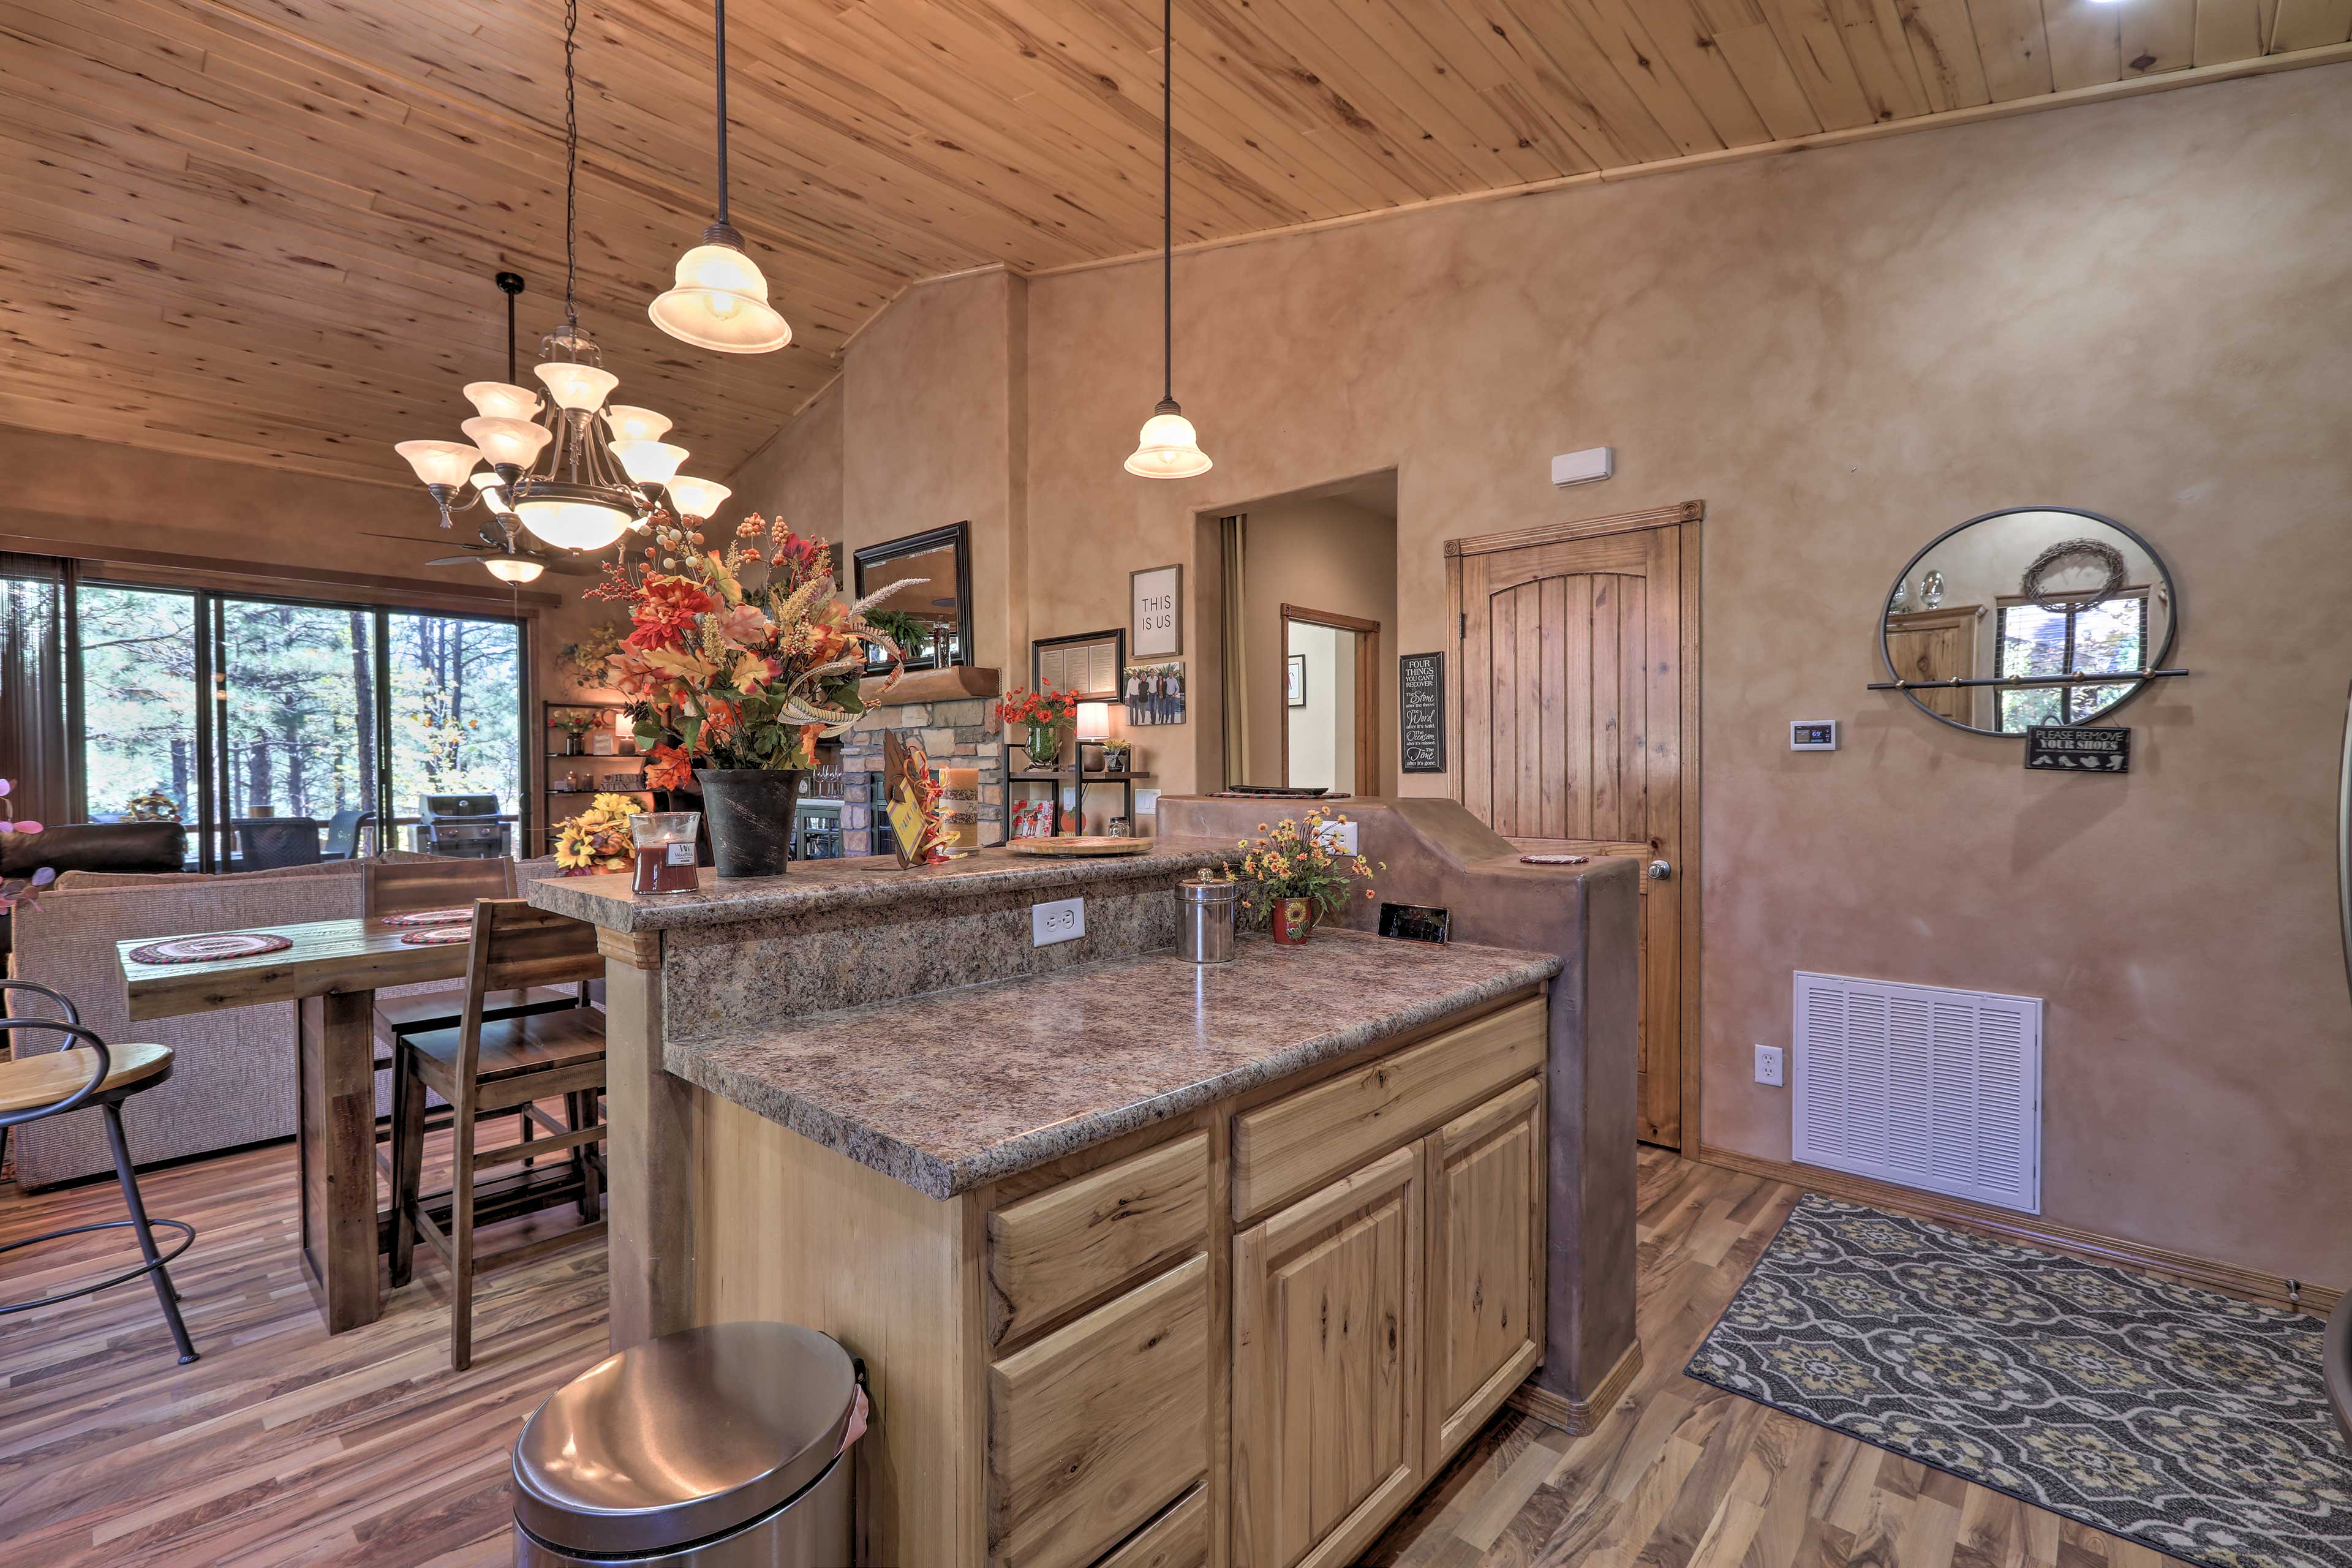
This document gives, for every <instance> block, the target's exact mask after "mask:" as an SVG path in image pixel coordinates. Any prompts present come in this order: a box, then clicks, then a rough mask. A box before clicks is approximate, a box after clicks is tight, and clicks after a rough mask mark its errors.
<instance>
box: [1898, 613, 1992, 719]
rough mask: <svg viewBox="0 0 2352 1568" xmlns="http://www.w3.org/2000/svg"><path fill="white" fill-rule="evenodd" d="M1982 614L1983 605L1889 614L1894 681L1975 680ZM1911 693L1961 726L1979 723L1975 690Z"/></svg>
mask: <svg viewBox="0 0 2352 1568" xmlns="http://www.w3.org/2000/svg"><path fill="white" fill-rule="evenodd" d="M1983 616H1984V606H1983V605H1952V606H1951V607H1949V608H1948V609H1938V610H1912V611H1910V612H1908V613H1907V614H1904V615H1899V616H1887V617H1886V661H1887V662H1888V663H1889V664H1891V665H1893V666H1894V667H1895V679H1897V680H1949V679H1952V678H1953V677H1954V676H1956V675H1957V676H1958V677H1959V678H1960V679H1963V680H1968V679H1974V677H1975V675H1976V672H1977V622H1978V621H1979V620H1980V619H1982V618H1983ZM1911 695H1912V696H1914V697H1916V698H1917V699H1918V700H1920V702H1921V703H1922V704H1923V705H1924V706H1925V707H1926V708H1927V710H1928V711H1929V712H1931V713H1941V714H1942V715H1943V716H1944V717H1945V718H1947V719H1956V720H1958V721H1959V722H1961V723H1963V724H1969V723H1973V722H1975V721H1974V720H1973V719H1972V718H1971V717H1970V714H1971V712H1972V711H1973V710H1974V706H1975V701H1976V695H1977V694H1976V692H1975V691H1974V690H1972V689H1965V688H1962V689H1954V690H1950V691H1915V692H1913V693H1912V694H1911Z"/></svg>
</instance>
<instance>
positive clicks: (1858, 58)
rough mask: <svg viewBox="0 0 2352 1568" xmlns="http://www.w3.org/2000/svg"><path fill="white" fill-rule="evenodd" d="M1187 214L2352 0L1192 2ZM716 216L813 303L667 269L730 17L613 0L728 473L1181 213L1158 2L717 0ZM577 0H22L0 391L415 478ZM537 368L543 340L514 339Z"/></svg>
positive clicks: (588, 211)
mask: <svg viewBox="0 0 2352 1568" xmlns="http://www.w3.org/2000/svg"><path fill="white" fill-rule="evenodd" d="M1177 14H1178V21H1177V28H1178V73H1177V85H1176V97H1177V104H1176V124H1177V142H1178V158H1179V166H1178V172H1177V185H1178V195H1177V209H1178V236H1179V240H1180V243H1181V242H1183V241H1189V240H1201V239H1210V238H1219V237H1231V236H1235V235H1241V234H1246V233H1252V232H1256V231H1262V230H1269V229H1276V228H1281V227H1285V226H1293V225H1297V224H1302V223H1310V222H1314V221H1317V220H1321V219H1328V218H1334V217H1339V216H1347V215H1351V214H1359V213H1363V212H1369V211H1376V210H1379V209H1382V208H1387V207H1392V206H1396V205H1404V204H1410V203H1413V202H1418V201H1424V200H1428V199H1432V198H1437V197H1445V196H1454V195H1464V194H1470V193H1475V192H1479V191H1483V190H1490V189H1496V188H1502V187H1507V186H1512V185H1517V184H1528V183H1530V182H1536V181H1542V180H1549V179H1556V178H1559V177H1562V176H1568V175H1574V174H1588V173H1591V172H1593V171H1595V170H1601V171H1607V170H1613V169H1622V168H1625V167H1627V166H1630V165H1634V164H1639V163H1653V162H1656V161H1660V160H1666V159H1674V158H1678V157H1683V156H1686V155H1690V154H1694V153H1709V152H1715V151H1717V150H1721V149H1727V148H1739V147H1745V146H1753V145H1757V144H1759V143H1764V142H1774V141H1780V140H1785V139H1789V138H1795V137H1803V136H1808V135H1811V134H1813V133H1815V132H1824V131H1832V132H1834V131H1841V130H1847V129H1852V128H1857V127H1863V126H1866V125H1869V124H1872V123H1874V122H1877V121H1899V120H1904V119H1909V118H1913V117H1916V116H1921V115H1926V114H1930V113H1935V112H1937V111H1943V110H1958V109H1967V108H1969V107H1972V106H1978V105H1984V104H1987V103H2001V102H2010V101H2015V100H2026V99H2031V98H2034V97H2037V96H2042V95H2047V94H2051V93H2053V92H2062V91H2065V90H2068V89H2076V88H2084V87H2088V86H2093V85H2095V84H2099V83H2106V82H2115V81H2119V80H2127V79H2132V78H2135V77H2145V76H2152V75H2157V74H2159V73H2165V72H2172V71H2179V70H2183V69H2187V68H2190V67H2192V66H2209V65H2215V64H2220V63H2222V62H2227V61H2233V60H2241V59H2246V58H2252V57H2256V56H2260V55H2264V54H2270V53H2291V52H2296V51H2302V50H2308V49H2314V48H2324V47H2327V46H2332V45H2340V44H2342V43H2344V42H2345V40H2346V37H2347V33H2352V0H2123V3H2121V4H2102V3H2100V0H1181V3H1180V4H1179V5H1178V6H1177ZM729 21H730V52H731V56H732V58H731V62H730V63H731V66H732V72H733V75H732V81H731V93H732V96H731V99H730V109H731V110H732V113H733V119H734V128H733V132H732V144H731V153H732V163H733V175H734V184H733V196H734V214H733V216H734V218H735V221H736V223H737V224H738V226H740V227H741V229H742V230H743V231H744V233H745V234H746V236H748V237H749V238H750V240H751V245H752V247H753V250H754V252H755V254H756V255H757V257H758V258H759V260H760V262H761V266H762V267H763V268H765V270H766V272H767V275H768V278H769V279H770V283H771V286H772V288H773V289H774V291H775V296H776V300H777V302H778V304H779V305H780V306H781V308H782V310H784V312H785V314H786V316H787V318H788V319H789V320H790V321H792V322H793V330H794V332H795V335H796V341H795V342H794V343H793V347H792V348H790V349H788V350H786V351H784V352H783V353H777V354H772V355H767V356H761V357H751V358H730V357H729V356H724V355H717V354H705V353H699V352H698V351H693V350H689V349H688V348H686V347H685V346H684V345H682V344H679V343H677V342H672V341H670V340H669V339H667V338H665V337H663V336H661V335H660V334H659V333H658V332H656V331H655V330H654V328H653V327H652V326H651V324H650V323H649V322H648V321H646V315H645V306H646V301H647V300H650V299H651V298H652V296H653V295H654V294H655V293H656V292H658V291H659V290H660V289H662V288H663V287H665V286H666V285H667V272H668V268H669V267H670V266H671V265H672V263H673V262H674V261H675V259H676V258H677V254H678V253H679V251H680V250H681V249H683V248H684V247H685V246H687V245H688V244H689V243H691V242H692V240H693V239H694V238H695V237H696V236H697V235H698V233H699V232H700V230H701V228H702V226H703V225H704V224H705V223H707V222H708V221H709V217H710V200H711V195H710V190H709V181H710V173H711V147H710V110H709V103H710V92H711V78H710V18H709V10H708V8H707V7H706V6H704V5H699V4H694V3H691V0H589V3H587V4H585V5H583V14H582V24H581V48H580V56H579V68H580V73H581V111H580V121H581V132H582V137H583V143H584V147H585V152H584V154H583V177H582V192H581V200H580V247H581V288H580V297H581V315H582V320H583V324H584V325H585V326H587V327H588V328H589V329H590V331H593V333H594V334H595V335H596V336H597V337H598V338H599V339H600V340H601V341H602V342H603V343H604V347H605V349H606V353H607V355H608V362H607V363H608V364H609V365H610V367H611V368H613V369H614V371H615V372H616V373H617V374H619V375H620V377H621V392H620V394H619V396H621V397H622V398H623V399H624V400H625V401H631V402H636V403H641V404H645V405H650V406H653V407H656V408H659V409H661V410H662V411H663V412H665V413H668V414H671V415H673V416H675V417H677V421H678V426H677V431H676V432H675V433H674V435H673V437H672V439H674V440H677V441H678V442H680V443H681V444H682V445H685V446H687V447H689V448H692V449H693V450H694V452H695V456H694V458H692V459H690V460H689V462H688V471H690V472H696V473H700V474H704V475H706V476H709V477H713V478H717V477H722V476H723V475H725V474H726V473H727V472H729V471H730V470H731V469H732V468H733V467H734V466H735V464H736V463H737V462H739V461H740V459H741V458H744V457H745V456H746V455H748V454H749V453H750V452H751V450H752V449H753V448H754V447H757V446H758V444H759V443H760V442H761V440H762V439H764V438H765V437H766V436H767V435H768V434H769V433H771V432H772V431H773V430H774V428H775V427H776V426H778V425H779V424H780V423H781V422H782V420H783V419H785V418H786V417H788V416H790V415H791V414H792V412H793V410H794V409H796V408H797V407H798V406H799V405H801V403H802V402H803V401H804V400H805V398H806V397H807V396H808V395H809V394H811V393H812V392H813V391H814V390H815V389H816V388H817V387H819V386H821V385H822V384H824V381H825V380H826V379H827V378H828V377H829V376H830V375H831V374H833V370H834V366H835V360H836V357H837V355H838V353H839V350H840V347H841V345H842V343H843V342H844V341H845V338H846V337H847V336H848V335H849V334H850V333H851V332H853V331H855V330H856V328H857V327H858V326H859V325H860V324H861V323H862V322H864V321H866V320H867V319H868V318H869V317H871V316H872V314H873V313H874V312H875V311H876V310H878V309H879V308H881V307H882V306H883V305H884V304H886V303H887V301H888V300H890V299H891V298H892V297H893V296H894V295H895V294H897V292H898V290H899V289H903V288H904V287H906V286H907V285H908V283H909V282H911V281H914V280H916V279H920V278H923V277H927V276H933V275H937V274H940V273H946V272H952V271H957V270H961V269H963V268H971V267H976V266H982V265H985V264H988V263H992V262H1002V263H1003V264H1005V265H1006V266H1008V267H1010V268H1014V269H1016V270H1020V271H1024V272H1033V271H1038V270H1043V269H1047V268H1055V267H1059V266H1066V265H1070V264H1073V263H1078V262H1084V261H1088V260H1093V259H1098V258H1108V257H1115V256H1121V255H1129V254H1135V253H1139V252H1145V251H1149V250H1150V249H1151V248H1152V247H1154V246H1156V244H1157V243H1158V238H1159V221H1160V220H1159V199H1158V198H1159V144H1158V143H1159V102H1160V97H1159V95H1160V66H1159V59H1158V54H1159V26H1160V10H1159V6H1158V5H1156V4H1153V0H737V5H736V6H735V9H734V13H733V15H731V16H730V18H729ZM561 26H562V6H561V5H560V4H558V0H502V3H497V4H485V3H482V0H106V3H103V4H100V3H98V0H5V3H0V424H13V425H16V426H28V427H31V428H34V429H39V430H50V431H64V432H68V433H74V434H81V435H89V436H92V437H100V438H102V439H108V440H113V441H120V442H125V443H129V444H131V445H134V446H140V447H160V448H163V449H167V450H173V451H183V452H194V453H201V454H205V455H210V456H214V457H219V458H232V459H237V460H244V461H251V462H259V463H269V464H276V465H280V466H283V467H286V468H296V469H300V470H304V471H309V472H314V473H320V474H326V475H331V476H338V477H343V478H350V479H368V480H376V481H381V482H384V483H388V484H403V485H404V484H408V483H410V482H411V481H410V480H409V479H408V477H407V472H406V469H405V468H404V465H402V464H401V463H400V461H399V459H398V458H395V457H394V455H393V453H392V452H391V450H390V444H391V443H392V442H394V441H395V440H399V439H402V438H404V437H412V436H440V437H455V436H457V421H458V419H459V418H460V417H461V416H464V415H465V414H467V413H468V412H470V410H468V409H467V407H466V405H465V404H464V402H463V400H462V398H461V397H460V395H459V393H458V388H459V386H460V385H461V384H463V383H465V382H467V381H469V380H474V379H478V378H485V377H487V378H497V377H499V376H500V375H502V374H504V353H505V347H504V330H505V329H504V320H503V314H502V301H501V300H500V297H499V294H498V293H497V291H496V289H494V288H493V286H492V284H491V282H490V277H491V274H492V273H493V272H494V271H496V270H498V269H499V268H513V269H515V270H517V271H520V272H521V273H523V274H524V275H525V276H526V277H527V278H528V279H530V292H529V293H528V294H526V295H525V296H524V301H523V304H524V310H523V323H524V332H523V342H522V348H523V353H524V356H525V358H526V360H528V359H529V357H530V353H531V351H532V348H533V346H534V345H535V343H536V341H537V335H538V333H539V332H541V331H544V330H545V329H546V328H547V327H548V326H550V325H551V324H552V323H553V322H554V321H555V320H556V319H557V316H558V313H559V308H560V303H561V299H562V224H563V203H562V141H561V127H562V97H561V93H562V49H561V44H560V39H561ZM526 374H528V373H526Z"/></svg>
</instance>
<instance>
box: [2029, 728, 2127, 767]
mask: <svg viewBox="0 0 2352 1568" xmlns="http://www.w3.org/2000/svg"><path fill="white" fill-rule="evenodd" d="M2025 765H2026V766H2027V767H2029V768H2033V769H2036V770H2040V769H2044V768H2046V769H2049V770H2051V771H2053V772H2056V773H2129V772H2131V731H2130V730H2129V729H2127V728H2126V727H2124V726H2122V725H2116V726H2113V727H2098V728H2090V727H2086V726H2084V725H2081V724H2035V725H2032V726H2030V727H2029V728H2028V729H2027V730H2026V731H2025Z"/></svg>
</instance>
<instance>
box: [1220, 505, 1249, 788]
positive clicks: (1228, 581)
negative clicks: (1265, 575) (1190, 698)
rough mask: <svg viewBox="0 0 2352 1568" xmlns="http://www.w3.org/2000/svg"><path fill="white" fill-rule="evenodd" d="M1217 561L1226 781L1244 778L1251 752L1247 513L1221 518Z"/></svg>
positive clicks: (1240, 780) (1234, 781)
mask: <svg viewBox="0 0 2352 1568" xmlns="http://www.w3.org/2000/svg"><path fill="white" fill-rule="evenodd" d="M1218 532H1219V540H1218V563H1219V568H1220V574H1221V577H1222V583H1221V586H1222V588H1223V593H1222V594H1221V595H1220V598H1221V599H1222V600H1223V616H1222V617H1221V619H1222V625H1221V626H1220V627H1219V631H1220V634H1221V636H1220V638H1219V640H1220V642H1221V643H1222V645H1223V647H1222V649H1221V651H1222V653H1223V660H1224V671H1225V679H1224V687H1225V701H1224V709H1225V781H1224V782H1225V783H1227V784H1235V783H1243V782H1246V781H1248V780H1249V779H1252V778H1255V776H1256V775H1255V773H1251V772H1250V755H1249V731H1250V724H1249V668H1250V664H1249V653H1248V641H1249V639H1248V637H1247V635H1246V632H1245V628H1246V627H1247V626H1248V625H1249V600H1248V595H1247V593H1246V588H1245V585H1246V584H1247V583H1248V581H1249V574H1248V571H1247V564H1248V553H1249V548H1248V546H1249V538H1248V535H1249V518H1248V517H1247V516H1246V515H1245V514H1243V513H1235V514H1234V516H1232V517H1227V518H1222V519H1220V520H1219V527H1218Z"/></svg>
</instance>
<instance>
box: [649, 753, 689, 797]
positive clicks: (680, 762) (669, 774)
mask: <svg viewBox="0 0 2352 1568" xmlns="http://www.w3.org/2000/svg"><path fill="white" fill-rule="evenodd" d="M693 776H694V769H693V767H692V766H691V765H690V764H689V763H688V761H687V756H686V753H685V752H681V751H679V750H678V749H677V747H676V746H672V745H667V744H664V745H659V746H656V747H655V748H654V749H653V750H652V751H650V752H646V788H647V789H684V788H685V787H686V786H687V784H688V781H689V780H690V779H692V778H693Z"/></svg>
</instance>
